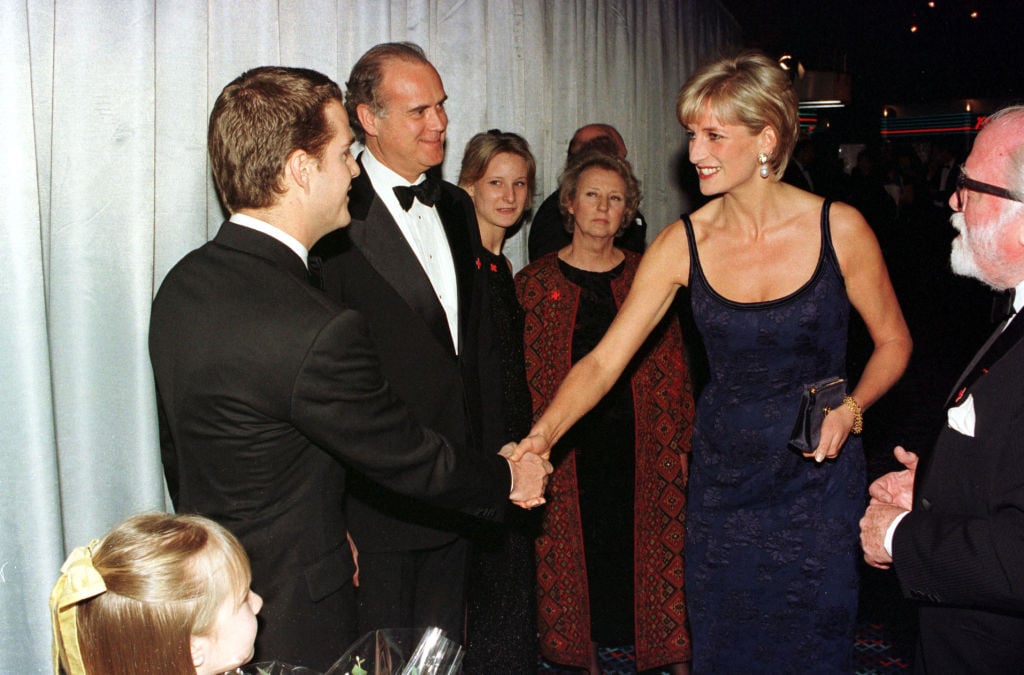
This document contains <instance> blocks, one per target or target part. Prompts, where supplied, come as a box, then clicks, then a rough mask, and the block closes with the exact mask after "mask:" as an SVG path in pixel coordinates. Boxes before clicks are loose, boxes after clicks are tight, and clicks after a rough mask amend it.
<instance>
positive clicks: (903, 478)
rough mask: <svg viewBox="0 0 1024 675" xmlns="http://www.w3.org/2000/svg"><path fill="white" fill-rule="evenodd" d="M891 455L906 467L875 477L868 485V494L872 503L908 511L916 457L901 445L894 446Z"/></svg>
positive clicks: (912, 491)
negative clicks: (889, 505)
mask: <svg viewBox="0 0 1024 675" xmlns="http://www.w3.org/2000/svg"><path fill="white" fill-rule="evenodd" d="M893 455H895V457H896V459H897V461H899V463H900V464H902V465H903V466H905V467H906V469H904V470H903V471H891V472H889V473H887V474H885V475H884V476H881V477H880V478H878V479H876V480H875V482H873V483H872V484H871V485H870V487H868V494H869V495H871V503H872V504H891V505H893V506H898V507H899V508H901V509H902V510H904V511H910V510H911V509H912V508H914V476H915V475H916V474H917V462H918V457H917V455H915V454H914V453H912V452H908V451H907V450H904V449H903V447H902V446H896V449H895V450H894V451H893Z"/></svg>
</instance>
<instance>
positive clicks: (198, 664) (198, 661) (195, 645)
mask: <svg viewBox="0 0 1024 675" xmlns="http://www.w3.org/2000/svg"><path fill="white" fill-rule="evenodd" d="M188 642H189V647H190V648H191V650H192V665H193V666H195V669H196V672H197V673H198V672H201V669H202V667H203V664H204V663H206V654H207V652H208V651H209V649H210V639H209V638H206V637H201V636H197V635H193V636H192V637H190V638H189V641H188Z"/></svg>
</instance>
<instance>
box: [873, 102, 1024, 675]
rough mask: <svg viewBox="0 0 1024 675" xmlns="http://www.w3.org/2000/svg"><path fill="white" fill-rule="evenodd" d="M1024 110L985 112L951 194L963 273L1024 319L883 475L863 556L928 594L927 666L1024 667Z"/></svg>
mask: <svg viewBox="0 0 1024 675" xmlns="http://www.w3.org/2000/svg"><path fill="white" fill-rule="evenodd" d="M1022 202H1024V107H1021V106H1016V107H1012V108H1006V109H1003V110H1001V111H999V112H997V113H996V114H993V115H992V116H990V117H989V118H988V120H987V121H986V123H985V125H984V126H983V128H982V129H981V131H980V132H979V134H978V137H977V139H976V140H975V142H974V148H973V150H972V151H971V154H970V156H968V158H967V161H966V162H965V163H964V166H963V174H962V176H961V178H960V180H959V181H958V184H957V189H956V190H955V191H954V192H953V194H952V195H951V196H950V197H949V205H950V207H951V208H952V209H953V211H954V213H953V216H952V219H951V220H952V223H953V226H954V228H956V230H957V232H958V233H959V236H958V237H957V238H956V239H955V240H954V242H953V252H952V256H951V262H952V266H953V271H954V272H956V273H958V274H961V275H964V276H969V277H974V278H976V279H979V280H981V281H982V282H984V283H986V284H988V285H989V286H991V287H992V288H995V289H997V290H1015V291H1016V293H1015V298H1016V299H1015V301H1014V308H1015V309H1016V310H1017V313H1015V314H1013V315H1012V316H1011V317H1010V319H1009V320H1008V321H1007V322H1004V323H1003V324H1001V325H1000V326H999V328H998V329H997V331H996V333H995V334H994V335H993V336H992V338H991V339H990V340H989V342H988V343H987V344H986V345H985V346H984V347H982V349H981V351H979V353H978V355H977V356H976V357H975V359H974V361H973V362H972V363H971V364H970V365H969V366H968V367H967V369H966V370H965V371H964V374H963V375H962V376H961V378H960V381H959V382H958V383H957V385H956V387H955V388H954V390H953V392H952V394H951V395H950V398H949V401H948V403H947V407H948V410H947V424H946V426H945V428H943V430H942V432H941V433H940V434H939V438H938V440H937V442H936V444H935V447H934V449H933V450H932V452H931V453H930V454H929V455H925V456H922V457H921V458H920V459H919V458H918V456H917V455H916V454H914V453H910V452H907V451H906V450H904V449H903V448H897V449H896V457H897V459H898V460H900V462H901V463H902V464H904V466H905V467H906V469H905V470H903V471H899V472H893V473H889V474H886V475H884V476H882V477H881V478H879V479H878V480H877V481H875V482H874V483H872V485H871V487H870V493H871V503H870V505H869V506H868V508H867V511H866V512H865V514H864V517H863V519H862V520H861V544H862V546H863V548H864V558H865V560H866V561H867V562H868V563H869V564H871V565H873V566H874V567H879V568H883V569H884V568H888V567H890V566H891V567H892V568H893V569H895V571H896V575H897V577H898V578H899V582H900V586H901V588H902V590H903V593H904V595H905V596H906V597H908V598H910V599H913V600H917V601H919V603H920V607H919V613H918V614H919V639H918V647H917V654H916V657H915V661H914V668H915V671H916V672H920V673H965V672H977V673H1019V672H1020V670H1021V667H1022V664H1024V444H1022V441H1021V439H1022V438H1024V386H1022V384H1021V383H1022V381H1024V340H1021V339H1020V338H1021V336H1024V319H1022V318H1021V317H1020V316H1019V312H1020V309H1021V305H1022V304H1024V293H1022V290H1024V203H1022Z"/></svg>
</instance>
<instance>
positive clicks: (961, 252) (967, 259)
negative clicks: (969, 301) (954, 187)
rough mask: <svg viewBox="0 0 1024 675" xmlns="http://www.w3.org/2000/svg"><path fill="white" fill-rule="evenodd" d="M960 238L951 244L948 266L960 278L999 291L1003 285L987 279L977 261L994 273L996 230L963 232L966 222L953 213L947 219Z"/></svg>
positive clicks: (997, 248)
mask: <svg viewBox="0 0 1024 675" xmlns="http://www.w3.org/2000/svg"><path fill="white" fill-rule="evenodd" d="M949 222H950V223H951V224H952V225H953V229H955V230H956V231H957V232H958V233H959V234H960V236H959V237H957V238H956V239H954V240H953V250H952V251H951V252H950V254H949V263H950V266H951V267H952V268H953V272H954V273H955V274H959V275H960V276H963V277H970V278H972V279H977V280H978V281H980V282H982V283H983V284H986V285H988V286H991V287H992V288H994V289H996V290H1003V289H1004V288H1005V285H1004V284H1000V283H999V282H996V281H994V280H993V279H992V278H991V275H989V274H987V273H986V272H985V270H984V269H983V268H982V265H981V261H984V262H985V263H986V267H988V268H989V269H991V268H993V267H995V268H996V269H998V267H999V261H998V251H999V244H998V242H997V241H996V238H997V236H998V231H999V228H998V227H993V226H988V227H984V228H980V229H979V228H972V229H968V228H967V222H966V220H965V218H964V214H963V213H962V212H959V211H958V212H956V213H954V214H953V215H952V216H950V217H949Z"/></svg>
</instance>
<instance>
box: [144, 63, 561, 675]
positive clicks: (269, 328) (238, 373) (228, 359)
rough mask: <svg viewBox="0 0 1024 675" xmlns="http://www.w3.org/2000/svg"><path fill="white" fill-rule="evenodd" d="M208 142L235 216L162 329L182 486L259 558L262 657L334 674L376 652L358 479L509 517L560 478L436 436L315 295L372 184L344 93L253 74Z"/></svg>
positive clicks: (198, 259)
mask: <svg viewBox="0 0 1024 675" xmlns="http://www.w3.org/2000/svg"><path fill="white" fill-rule="evenodd" d="M208 141H209V151H210V161H211V164H212V167H213V173H214V178H215V181H216V183H217V188H218V190H219V192H220V195H221V198H222V200H223V202H224V205H225V207H226V208H227V210H228V211H229V212H230V213H231V218H230V221H229V222H227V223H224V224H223V226H222V227H221V229H220V231H219V232H218V233H217V236H216V237H215V238H214V240H213V241H211V242H209V243H207V244H206V245H204V246H202V247H200V248H199V249H197V250H195V251H193V252H191V253H190V254H188V255H187V256H185V258H183V259H182V260H181V261H180V262H179V263H178V264H177V265H176V266H175V267H174V269H172V270H171V271H170V272H169V273H168V275H167V277H166V279H164V282H163V284H162V285H161V287H160V290H159V292H158V293H157V296H156V298H155V300H154V302H153V310H152V316H151V322H150V334H149V346H150V356H151V359H152V362H153V372H154V375H155V378H156V386H157V393H158V409H159V414H160V432H161V446H162V459H163V462H164V470H165V474H166V477H167V483H168V487H169V490H170V493H171V497H172V499H173V500H174V503H175V506H176V508H177V509H178V510H179V511H182V512H195V513H200V514H203V515H206V516H209V517H211V518H213V519H215V520H217V521H219V522H220V523H222V524H223V525H225V526H226V527H228V528H229V529H230V530H232V531H233V532H234V533H235V534H236V535H237V536H238V537H239V539H240V540H241V541H242V543H243V544H244V546H245V548H246V550H247V551H248V553H249V556H250V560H251V563H252V571H253V579H252V587H253V589H254V590H255V591H256V592H258V593H259V594H260V595H262V596H263V598H264V601H265V602H264V605H263V611H262V614H261V616H260V619H261V630H260V632H259V636H258V638H257V641H256V658H257V659H280V660H283V661H287V662H290V663H294V664H302V665H306V666H310V667H313V668H316V669H318V670H326V669H327V668H328V667H329V666H330V665H331V664H332V662H333V661H334V660H335V659H336V658H337V657H338V656H340V655H341V654H342V652H344V650H345V649H346V648H347V647H348V646H349V645H350V643H351V642H352V641H353V640H354V639H355V638H356V637H358V635H357V633H356V622H355V601H354V598H353V588H352V575H353V571H354V570H355V565H354V562H353V557H352V552H351V550H350V548H349V545H348V543H347V541H346V532H347V530H348V526H347V524H346V519H345V513H344V510H343V502H344V496H345V478H346V472H347V470H349V469H350V470H352V471H355V472H359V473H360V474H361V475H363V476H366V477H367V478H368V479H370V480H375V481H380V483H381V484H383V485H386V486H387V487H388V488H389V489H391V490H394V491H395V492H396V493H402V494H405V495H411V496H415V497H419V498H422V499H424V500H427V501H429V502H431V503H433V504H437V505H441V506H446V507H450V508H454V509H460V510H463V511H466V512H468V513H470V514H473V515H475V516H480V517H494V516H496V514H497V513H498V512H499V510H500V509H501V508H502V507H503V505H504V503H505V501H506V500H507V499H508V498H509V497H510V493H509V490H510V487H513V486H514V488H515V491H514V493H512V494H511V497H512V498H513V499H515V500H516V501H517V502H520V503H522V502H530V504H535V503H537V502H538V501H541V500H540V499H539V491H540V490H542V489H543V488H542V483H543V482H544V478H543V476H544V475H545V472H546V471H548V470H549V468H548V467H543V466H539V467H538V466H535V467H527V466H525V465H523V466H521V465H520V464H515V465H511V468H512V470H511V476H510V464H509V463H508V462H507V461H506V460H505V459H503V458H501V457H499V456H498V455H496V454H491V455H489V456H488V455H483V454H481V453H478V452H473V453H469V452H466V451H465V450H463V449H459V446H458V444H450V443H449V442H448V441H447V440H445V438H443V437H442V436H440V435H439V434H437V433H436V432H435V431H430V430H427V429H425V428H423V427H422V426H421V425H420V424H419V423H418V422H417V421H416V419H415V418H414V417H413V415H412V414H411V412H410V411H409V409H408V408H407V407H406V406H405V405H404V404H403V403H402V402H401V401H400V400H399V399H398V397H396V396H395V394H394V392H393V389H392V388H391V387H390V386H389V384H388V383H387V381H386V380H385V379H384V377H383V376H382V374H381V368H380V362H379V360H378V357H377V354H376V352H375V350H374V346H373V343H372V341H371V339H370V335H369V329H368V327H367V323H366V321H365V319H364V318H363V317H362V316H360V314H359V313H357V312H356V311H353V310H352V309H350V308H346V307H344V306H342V305H339V304H338V303H336V302H334V301H332V300H331V299H329V298H328V297H327V296H326V295H324V294H323V292H322V291H320V290H318V289H316V288H314V287H313V286H311V285H310V283H309V277H308V271H307V266H306V261H307V250H308V249H309V247H311V246H312V245H313V244H314V242H316V241H317V240H318V239H319V238H320V237H321V236H323V235H324V234H326V233H327V232H330V231H332V230H335V229H337V228H341V227H345V226H346V225H347V224H348V222H349V219H350V217H349V212H348V192H349V186H350V183H351V180H352V178H353V177H354V176H356V175H358V173H359V168H358V166H357V165H356V163H355V160H354V159H353V157H352V155H351V154H350V153H349V148H350V145H351V143H352V141H353V137H352V133H351V130H350V129H349V125H348V118H347V114H346V113H345V109H344V107H343V105H342V101H341V91H340V89H339V88H338V86H337V84H335V83H334V82H332V81H331V80H329V79H328V78H327V77H325V76H323V75H321V74H319V73H315V72H313V71H309V70H303V69H294V68H277V67H266V68H257V69H254V70H251V71H249V72H246V73H243V74H242V75H241V76H240V77H239V78H238V79H236V80H235V81H234V82H232V83H231V84H229V85H228V86H227V87H225V88H224V90H223V91H222V92H221V94H220V96H219V97H218V98H217V101H216V103H215V104H214V108H213V112H212V114H211V116H210V126H209V139H208ZM457 440H458V441H461V440H462V439H457ZM510 480H511V482H510Z"/></svg>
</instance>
